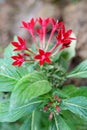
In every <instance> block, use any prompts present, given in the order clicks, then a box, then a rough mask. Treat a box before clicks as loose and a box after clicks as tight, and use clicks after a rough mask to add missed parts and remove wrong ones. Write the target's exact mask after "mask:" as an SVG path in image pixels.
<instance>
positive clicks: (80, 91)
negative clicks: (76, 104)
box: [62, 85, 87, 97]
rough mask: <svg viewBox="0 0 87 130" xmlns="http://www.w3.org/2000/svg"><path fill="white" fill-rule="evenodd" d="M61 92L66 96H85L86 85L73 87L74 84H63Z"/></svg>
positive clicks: (86, 93)
mask: <svg viewBox="0 0 87 130" xmlns="http://www.w3.org/2000/svg"><path fill="white" fill-rule="evenodd" d="M62 92H63V93H65V94H66V95H67V97H76V96H85V97H87V87H86V86H81V87H75V86H74V85H67V86H64V88H63V89H62Z"/></svg>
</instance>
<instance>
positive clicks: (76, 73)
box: [67, 60, 87, 78]
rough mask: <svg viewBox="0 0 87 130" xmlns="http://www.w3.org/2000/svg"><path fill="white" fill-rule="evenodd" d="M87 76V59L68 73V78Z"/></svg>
mask: <svg viewBox="0 0 87 130" xmlns="http://www.w3.org/2000/svg"><path fill="white" fill-rule="evenodd" d="M72 77H74V78H87V60H85V61H83V62H82V63H80V64H79V65H78V66H77V67H76V68H74V69H73V70H72V71H71V72H70V73H69V74H68V75H67V78H72Z"/></svg>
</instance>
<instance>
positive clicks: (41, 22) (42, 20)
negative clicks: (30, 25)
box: [37, 18, 50, 27]
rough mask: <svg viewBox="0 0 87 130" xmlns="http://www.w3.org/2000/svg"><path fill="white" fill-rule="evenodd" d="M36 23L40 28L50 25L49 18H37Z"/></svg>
mask: <svg viewBox="0 0 87 130" xmlns="http://www.w3.org/2000/svg"><path fill="white" fill-rule="evenodd" d="M37 21H38V22H39V24H40V25H41V26H42V27H46V26H47V25H48V24H49V23H50V18H46V19H43V18H39V19H37Z"/></svg>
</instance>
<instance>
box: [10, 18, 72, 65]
mask: <svg viewBox="0 0 87 130" xmlns="http://www.w3.org/2000/svg"><path fill="white" fill-rule="evenodd" d="M36 24H39V27H38V28H36V29H35V26H36ZM48 25H51V26H52V31H51V34H50V36H49V39H48V41H46V34H47V26H48ZM21 27H22V28H24V29H27V30H28V32H29V33H30V35H31V36H32V39H33V41H34V44H35V47H36V52H34V51H33V50H32V49H28V48H27V46H26V40H25V39H22V38H21V37H19V36H18V37H17V38H18V41H17V42H15V41H14V42H12V45H13V46H14V47H15V49H14V51H28V52H30V55H27V54H26V53H25V52H22V53H21V54H18V55H17V56H12V58H13V59H14V60H15V62H13V65H18V66H21V65H22V63H23V62H26V61H33V62H35V61H36V60H38V61H39V64H40V66H41V65H43V64H44V63H45V62H47V63H49V64H50V63H51V62H52V61H51V58H52V57H53V56H55V55H56V54H57V53H59V52H60V51H62V50H63V49H65V48H68V47H69V46H70V43H71V42H72V40H75V38H72V37H71V34H72V30H68V31H65V26H64V24H63V22H58V21H55V20H54V19H52V18H47V19H42V18H39V19H36V20H34V19H33V18H32V19H31V20H30V22H24V21H23V22H22V26H21ZM56 31H57V36H55V35H54V33H55V32H56ZM36 34H37V35H38V37H39V39H40V42H39V44H38V43H37V40H36V39H37V38H36ZM53 37H55V39H56V41H55V43H54V45H53V46H52V47H50V46H51V45H50V44H51V40H52V38H53Z"/></svg>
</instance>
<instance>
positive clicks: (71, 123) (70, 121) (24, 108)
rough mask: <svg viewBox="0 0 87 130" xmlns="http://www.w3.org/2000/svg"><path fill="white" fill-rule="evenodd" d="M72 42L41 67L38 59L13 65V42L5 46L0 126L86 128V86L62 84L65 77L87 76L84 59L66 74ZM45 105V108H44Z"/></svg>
mask: <svg viewBox="0 0 87 130" xmlns="http://www.w3.org/2000/svg"><path fill="white" fill-rule="evenodd" d="M16 40H17V38H16V37H15V41H16ZM75 45H76V41H73V43H72V44H71V47H70V48H68V49H66V50H65V51H63V52H61V53H59V54H58V55H57V57H55V58H53V62H52V64H50V65H49V66H47V65H46V64H45V66H43V67H39V66H38V64H37V62H36V63H35V64H32V63H29V64H26V63H25V64H23V65H22V66H21V67H13V66H12V62H13V61H12V59H11V56H13V55H16V54H17V53H15V52H14V51H13V49H14V48H13V46H12V45H9V46H8V47H7V48H6V49H5V53H4V58H2V59H0V122H2V123H0V130H14V129H17V130H77V129H79V130H87V87H86V86H82V87H76V86H74V85H67V86H64V85H63V83H64V81H65V80H66V79H67V78H72V77H74V78H87V60H86V61H84V62H82V63H81V64H80V65H78V66H77V67H76V68H75V69H73V70H72V71H71V72H69V73H68V74H66V71H67V69H68V62H67V61H68V60H70V59H71V58H72V57H73V56H74V55H75ZM4 92H7V93H4ZM6 94H7V95H6ZM55 96H57V97H58V98H59V99H60V101H57V100H56V99H55V98H54V97H55ZM53 102H55V103H53ZM47 103H48V104H47ZM50 103H52V104H51V107H50V105H49V104H50ZM56 104H57V105H58V106H59V107H60V112H58V111H57V110H56ZM46 105H47V106H48V110H47V111H44V109H43V108H44V106H46ZM50 112H52V114H53V118H52V120H49V115H50ZM17 120H18V121H17ZM15 121H17V122H15ZM4 122H15V123H14V124H11V123H4Z"/></svg>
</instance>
